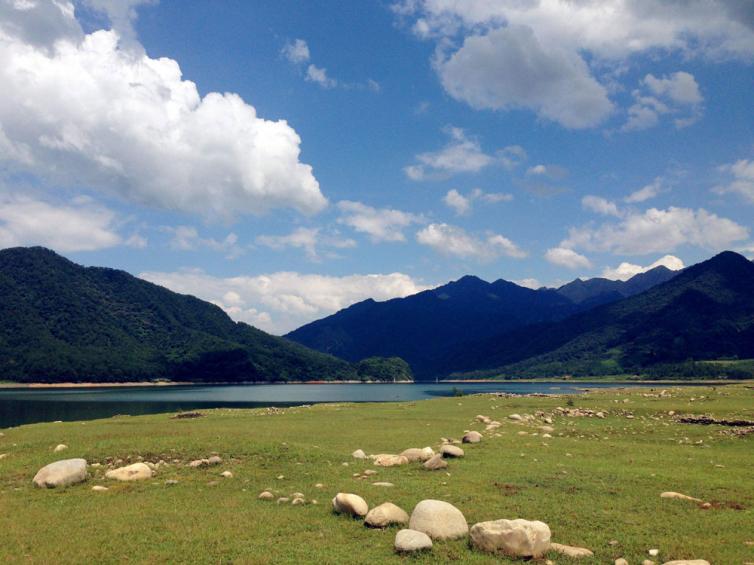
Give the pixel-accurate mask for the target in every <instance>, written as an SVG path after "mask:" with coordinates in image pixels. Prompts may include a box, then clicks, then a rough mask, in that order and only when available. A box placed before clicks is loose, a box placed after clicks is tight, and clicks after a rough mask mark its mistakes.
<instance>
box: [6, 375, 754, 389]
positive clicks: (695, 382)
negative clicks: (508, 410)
mask: <svg viewBox="0 0 754 565" xmlns="http://www.w3.org/2000/svg"><path fill="white" fill-rule="evenodd" d="M485 383H488V384H499V383H506V384H515V383H552V384H555V385H558V384H570V385H573V384H584V385H588V384H592V383H599V384H610V385H615V386H621V385H643V386H651V385H658V386H665V385H667V386H673V385H684V386H693V385H698V386H705V385H730V384H754V380H734V379H706V380H683V379H678V380H670V379H663V380H658V381H653V380H640V379H630V380H628V379H622V380H611V379H600V378H591V379H562V378H552V379H508V380H498V379H463V380H442V381H438V382H435V381H397V382H384V381H356V380H348V381H288V382H285V383H281V382H270V381H240V382H196V381H194V382H177V381H128V382H122V383H101V382H100V383H95V382H62V383H16V382H11V381H0V389H4V388H28V389H67V388H128V387H174V386H245V385H289V384H290V385H346V384H348V385H354V384H363V385H386V384H388V385H414V384H418V385H432V384H444V385H448V384H450V385H462V384H485Z"/></svg>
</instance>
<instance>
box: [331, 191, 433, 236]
mask: <svg viewBox="0 0 754 565" xmlns="http://www.w3.org/2000/svg"><path fill="white" fill-rule="evenodd" d="M338 210H340V213H341V215H340V217H339V218H338V223H339V224H342V225H346V226H348V227H350V228H353V229H354V230H355V231H357V232H359V233H364V234H367V235H368V236H369V237H370V238H371V240H372V241H374V242H380V241H392V242H396V241H405V240H406V236H405V235H404V234H403V230H404V229H405V228H407V227H408V226H410V225H412V224H416V223H420V222H422V221H423V219H422V217H421V216H419V215H417V214H412V213H410V212H403V211H401V210H395V209H393V208H374V207H372V206H367V205H366V204H363V203H361V202H354V201H351V200H341V201H340V202H338Z"/></svg>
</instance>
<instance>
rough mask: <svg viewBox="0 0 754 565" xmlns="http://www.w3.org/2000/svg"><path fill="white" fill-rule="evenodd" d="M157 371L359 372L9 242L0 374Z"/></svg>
mask: <svg viewBox="0 0 754 565" xmlns="http://www.w3.org/2000/svg"><path fill="white" fill-rule="evenodd" d="M400 370H401V371H403V370H404V368H403V367H400ZM383 372H384V371H383ZM157 378H164V379H174V380H180V381H252V380H257V381H285V380H291V379H293V380H311V379H327V380H334V379H351V378H354V379H355V378H358V376H357V369H356V367H354V366H352V365H351V364H350V363H348V362H346V361H343V360H341V359H337V358H335V357H332V356H330V355H325V354H322V353H319V352H317V351H313V350H311V349H308V348H306V347H303V346H301V345H299V344H297V343H293V342H291V341H289V340H287V339H284V338H280V337H274V336H271V335H269V334H266V333H265V332H262V331H260V330H258V329H256V328H253V327H251V326H249V325H247V324H243V323H236V322H234V321H233V320H231V319H230V318H229V317H228V316H227V315H226V314H225V312H223V311H222V310H221V309H220V308H218V307H217V306H214V305H213V304H210V303H207V302H204V301H202V300H199V299H198V298H194V297H193V296H186V295H181V294H177V293H174V292H171V291H169V290H167V289H165V288H162V287H160V286H157V285H154V284H152V283H148V282H146V281H143V280H141V279H138V278H136V277H134V276H131V275H129V274H128V273H125V272H123V271H118V270H113V269H104V268H96V267H89V268H85V267H81V266H79V265H76V264H75V263H73V262H71V261H69V260H67V259H65V258H63V257H61V256H59V255H57V254H55V253H54V252H52V251H50V250H48V249H44V248H40V247H37V248H12V249H5V250H3V251H0V380H15V381H46V382H56V381H122V380H145V379H157Z"/></svg>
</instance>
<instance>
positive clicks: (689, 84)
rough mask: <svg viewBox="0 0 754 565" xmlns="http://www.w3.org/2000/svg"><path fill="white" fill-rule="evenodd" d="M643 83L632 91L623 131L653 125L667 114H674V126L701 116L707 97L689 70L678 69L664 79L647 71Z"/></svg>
mask: <svg viewBox="0 0 754 565" xmlns="http://www.w3.org/2000/svg"><path fill="white" fill-rule="evenodd" d="M641 86H642V88H641V89H637V90H634V91H633V93H632V95H633V97H634V104H633V105H632V106H631V107H630V108H629V109H628V121H627V122H626V123H625V124H624V126H623V128H622V129H623V131H635V130H643V129H648V128H651V127H653V126H655V125H657V124H658V123H659V122H660V116H662V115H664V114H671V115H675V116H676V118H675V119H674V124H675V126H676V127H677V128H683V127H687V126H690V125H692V124H693V123H694V122H696V121H697V120H698V119H699V118H700V117H701V115H702V106H701V104H702V102H703V101H704V98H703V97H702V94H701V92H700V91H699V85H698V84H697V82H696V79H695V78H694V76H693V75H691V74H689V73H687V72H684V71H679V72H676V73H673V74H672V75H670V76H667V77H663V78H657V77H655V76H654V75H651V74H648V75H647V76H645V77H644V79H643V80H642V81H641ZM679 114H680V116H679Z"/></svg>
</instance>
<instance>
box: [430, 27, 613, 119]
mask: <svg viewBox="0 0 754 565" xmlns="http://www.w3.org/2000/svg"><path fill="white" fill-rule="evenodd" d="M435 67H436V68H437V71H438V73H439V75H440V80H441V81H442V84H443V86H444V87H445V90H447V91H448V93H449V94H450V95H451V96H453V97H454V98H456V99H458V100H463V101H464V102H467V103H468V104H469V105H471V106H472V107H473V108H477V109H492V110H511V109H518V108H526V109H530V110H533V111H534V112H536V113H537V114H538V115H539V116H541V117H542V118H545V119H548V120H551V121H554V122H558V123H560V124H561V125H563V126H565V127H567V128H574V129H577V128H586V127H592V126H595V125H597V124H599V123H600V122H602V121H603V120H604V119H605V118H606V117H607V116H609V115H610V113H611V112H612V111H613V104H612V102H611V101H610V100H609V98H608V93H607V89H606V88H605V87H604V86H602V85H601V84H600V83H599V82H598V81H597V80H595V79H594V78H593V77H592V76H591V74H590V72H589V67H588V66H587V64H586V63H585V62H584V60H583V59H582V58H581V57H580V56H579V55H578V54H577V53H575V52H574V51H571V50H569V49H564V48H562V47H560V46H558V45H555V44H552V45H543V44H542V43H541V42H540V41H539V40H538V38H537V36H536V35H535V34H534V31H533V30H532V29H531V28H530V27H528V26H518V25H509V26H507V27H503V28H499V29H495V30H492V31H490V32H487V33H485V34H482V35H471V36H469V37H467V38H466V39H465V40H464V42H463V45H462V46H461V48H460V49H459V50H458V51H455V52H454V53H452V54H451V55H449V56H448V57H447V58H445V59H439V60H437V61H436V62H435Z"/></svg>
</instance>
